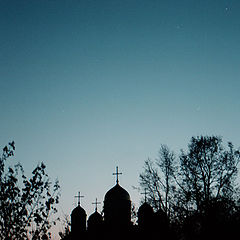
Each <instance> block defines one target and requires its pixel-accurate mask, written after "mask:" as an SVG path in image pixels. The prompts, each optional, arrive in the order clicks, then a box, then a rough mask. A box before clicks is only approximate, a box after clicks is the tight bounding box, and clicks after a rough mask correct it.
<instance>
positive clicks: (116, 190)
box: [104, 184, 130, 201]
mask: <svg viewBox="0 0 240 240" xmlns="http://www.w3.org/2000/svg"><path fill="white" fill-rule="evenodd" d="M109 200H110V201H111V200H128V201H130V195H129V193H128V192H127V191H126V190H125V189H124V188H122V187H121V186H120V185H119V184H116V185H115V186H114V187H113V188H111V189H110V190H109V191H108V192H107V193H106V195H105V198H104V201H109Z"/></svg>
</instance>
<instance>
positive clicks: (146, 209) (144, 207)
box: [138, 202, 153, 213]
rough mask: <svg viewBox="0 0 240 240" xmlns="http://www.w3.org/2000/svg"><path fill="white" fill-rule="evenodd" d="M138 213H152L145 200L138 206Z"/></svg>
mask: <svg viewBox="0 0 240 240" xmlns="http://www.w3.org/2000/svg"><path fill="white" fill-rule="evenodd" d="M138 213H153V208H152V207H151V206H150V205H149V204H148V203H146V202H145V203H143V204H142V205H141V206H140V207H139V209H138Z"/></svg>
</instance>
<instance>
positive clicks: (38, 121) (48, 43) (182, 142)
mask: <svg viewBox="0 0 240 240" xmlns="http://www.w3.org/2000/svg"><path fill="white" fill-rule="evenodd" d="M0 34H1V35H0V36H1V37H0V90H1V94H0V106H1V107H0V109H1V112H0V114H1V115H0V121H1V122H0V133H1V134H0V146H2V147H3V146H4V145H5V144H7V143H8V141H10V140H15V142H16V159H15V160H14V162H13V163H15V162H17V161H20V162H21V163H22V164H23V166H24V168H25V169H26V172H27V173H28V174H30V172H31V170H32V169H33V168H34V166H36V164H37V163H39V162H41V161H44V163H45V164H46V165H47V169H48V172H49V174H50V176H51V177H52V178H53V179H54V178H58V179H59V181H60V184H61V186H62V198H61V204H60V213H63V212H64V213H66V214H70V212H71V210H72V209H73V207H74V206H76V199H75V200H74V195H76V194H77V192H78V191H81V193H82V194H83V195H84V196H85V198H84V199H83V200H82V206H83V207H84V208H85V210H86V211H87V213H88V214H90V213H92V212H93V211H94V206H93V205H92V204H91V202H93V201H94V200H95V198H96V197H97V198H98V200H100V201H103V198H104V194H105V193H106V191H107V190H108V189H109V188H111V187H112V186H113V185H114V184H115V178H114V176H112V173H113V172H114V171H115V167H116V165H118V166H119V169H120V171H122V172H123V175H122V176H121V177H120V184H121V185H122V186H123V187H124V188H126V189H127V190H128V192H129V193H130V195H131V198H132V200H133V202H134V203H135V204H136V205H138V204H139V200H140V198H141V197H142V196H141V195H140V194H139V193H138V192H137V191H136V190H134V189H133V188H132V186H138V181H139V179H138V176H139V173H140V172H141V171H142V167H143V163H144V160H146V159H147V158H148V157H150V158H152V159H154V158H156V156H157V152H158V149H159V146H160V144H167V145H169V147H170V148H172V149H173V150H175V151H176V152H178V151H179V150H180V149H181V148H184V149H186V146H187V143H188V142H189V140H190V138H191V136H196V135H205V134H208V135H211V134H216V135H220V136H223V139H224V141H225V142H227V141H232V142H233V144H235V146H236V147H238V146H240V134H239V122H240V121H239V120H240V99H239V90H240V79H239V76H240V44H239V43H240V1H239V0H175V1H174V0H162V1H161V0H158V1H157V0H145V1H142V0H127V1H126V0H119V1H117V0H108V1H107V0H101V1H100V0H85V1H84V0H82V1H81V0H75V1H74V0H65V1H63V0H48V1H46V0H41V1H30V0H29V1H26V0H21V1H19V0H11V1H7V0H0ZM99 208H100V210H101V209H102V205H101V206H100V207H99Z"/></svg>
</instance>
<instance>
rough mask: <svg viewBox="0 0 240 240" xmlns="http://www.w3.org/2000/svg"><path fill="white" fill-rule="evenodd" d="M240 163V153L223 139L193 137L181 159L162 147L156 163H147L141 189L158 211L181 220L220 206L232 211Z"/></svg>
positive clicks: (141, 175)
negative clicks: (223, 141)
mask: <svg viewBox="0 0 240 240" xmlns="http://www.w3.org/2000/svg"><path fill="white" fill-rule="evenodd" d="M239 160H240V152H239V151H238V150H236V149H234V146H233V144H232V143H230V142H229V143H228V145H227V147H224V145H223V143H222V138H221V137H217V136H201V137H192V139H191V141H190V144H189V145H188V152H187V153H185V152H184V151H181V154H180V156H179V157H178V158H175V154H174V153H173V152H172V151H170V150H169V148H168V147H166V146H165V145H162V146H161V147H160V150H159V158H158V159H156V161H155V162H153V161H151V160H150V159H148V160H147V161H145V163H144V171H143V173H141V174H140V185H141V187H142V188H143V189H147V192H148V200H149V202H150V203H151V204H152V205H153V206H154V208H155V209H159V208H161V209H162V210H163V211H164V212H165V213H167V214H168V216H169V217H175V218H176V217H177V218H178V220H179V219H181V220H182V219H183V218H185V217H186V216H189V215H191V214H193V213H198V214H205V213H206V212H207V211H209V209H210V208H213V205H214V206H215V204H216V203H217V204H218V205H219V202H222V204H220V205H222V206H223V205H224V206H226V208H228V209H229V206H230V205H231V206H233V207H232V209H233V208H236V204H235V203H236V200H237V197H236V196H237V194H236V193H237V192H238V188H237V186H236V181H235V180H236V178H237V174H238V164H239ZM223 203H224V204H223ZM230 203H231V204H230ZM233 211H234V210H233Z"/></svg>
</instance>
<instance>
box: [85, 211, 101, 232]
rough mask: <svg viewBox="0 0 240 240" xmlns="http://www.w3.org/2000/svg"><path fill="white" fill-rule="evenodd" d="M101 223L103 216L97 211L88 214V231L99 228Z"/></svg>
mask: <svg viewBox="0 0 240 240" xmlns="http://www.w3.org/2000/svg"><path fill="white" fill-rule="evenodd" d="M102 224H103V217H102V215H101V214H100V213H98V212H97V211H95V212H94V213H93V214H91V215H90V216H89V218H88V230H89V231H94V230H101V227H102Z"/></svg>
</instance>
